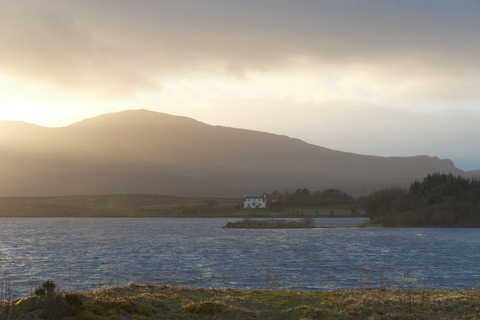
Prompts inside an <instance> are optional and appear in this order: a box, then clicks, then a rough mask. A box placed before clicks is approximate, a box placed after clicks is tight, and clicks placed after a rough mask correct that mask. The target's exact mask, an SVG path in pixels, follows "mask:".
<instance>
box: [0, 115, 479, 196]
mask: <svg viewBox="0 0 480 320" xmlns="http://www.w3.org/2000/svg"><path fill="white" fill-rule="evenodd" d="M0 134H1V136H2V139H1V141H0V155H1V157H0V177H1V179H2V181H3V182H4V183H2V184H1V186H0V196H51V195H87V194H118V193H122V194H123V193H145V194H167V195H180V196H187V195H188V196H243V195H244V194H256V193H261V192H270V191H273V190H276V189H278V190H281V191H283V190H292V189H296V188H299V187H301V188H304V187H307V188H310V189H312V190H322V189H325V188H338V189H342V190H345V191H347V192H349V193H352V194H354V195H362V194H365V195H366V194H367V193H369V192H371V191H373V190H375V189H378V188H380V187H385V186H392V185H399V186H407V185H409V184H410V183H411V182H412V181H413V180H415V179H420V178H422V177H423V176H425V175H426V174H428V173H432V172H437V171H438V172H451V173H453V174H460V175H464V176H467V177H469V176H472V175H474V174H476V173H478V172H464V171H462V170H460V169H458V168H456V167H455V166H454V164H453V163H452V161H450V160H441V159H438V158H437V157H428V156H417V157H376V156H364V155H358V154H353V153H347V152H340V151H335V150H330V149H327V148H323V147H319V146H315V145H311V144H308V143H305V142H303V141H301V140H298V139H293V138H289V137H286V136H279V135H275V134H270V133H263V132H256V131H250V130H242V129H234V128H227V127H222V126H211V125H207V124H205V123H201V122H198V121H196V120H193V119H190V118H186V117H178V116H172V115H167V114H162V113H157V112H151V111H146V110H131V111H123V112H119V113H115V114H106V115H102V116H99V117H96V118H92V119H87V120H84V121H81V122H78V123H75V124H73V125H70V126H67V127H62V128H47V127H40V126H36V125H31V124H28V123H23V122H10V121H1V122H0Z"/></svg>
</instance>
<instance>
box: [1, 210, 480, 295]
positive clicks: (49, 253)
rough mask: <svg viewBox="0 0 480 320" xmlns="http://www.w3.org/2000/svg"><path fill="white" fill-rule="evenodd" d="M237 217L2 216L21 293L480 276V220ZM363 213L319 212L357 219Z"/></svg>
mask: <svg viewBox="0 0 480 320" xmlns="http://www.w3.org/2000/svg"><path fill="white" fill-rule="evenodd" d="M238 220H240V219H232V218H230V219H228V218H225V219H223V218H222V219H173V218H172V219H170V218H152V219H139V218H137V219H125V218H119V219H117V218H104V219H102V218H43V219H27V218H23V219H14V218H4V219H0V265H1V267H2V272H3V273H2V275H1V276H2V277H3V279H4V280H5V279H8V281H9V283H10V286H11V287H12V289H13V293H14V295H15V296H25V295H27V294H30V293H31V292H32V291H33V290H34V288H35V287H36V286H37V285H38V284H40V283H42V282H43V281H46V280H49V279H50V280H53V281H54V282H55V283H56V284H57V285H58V286H59V287H60V288H61V289H62V290H89V289H93V288H98V287H102V286H105V285H106V286H117V285H122V284H125V283H128V282H130V281H133V282H137V283H142V284H146V283H152V284H172V285H182V286H196V287H206V288H211V287H215V288H236V289H259V288H270V289H282V288H288V289H298V290H333V289H357V288H365V287H368V288H370V287H371V288H377V287H383V286H394V287H398V288H407V287H416V288H425V287H426V288H434V289H463V288H473V287H475V286H476V285H477V284H478V283H479V281H480V255H479V248H480V229H448V228H331V229H283V230H271V229H262V230H259V229H225V228H222V227H223V226H224V225H226V224H227V223H228V222H233V221H238ZM362 222H364V219H362V218H355V219H340V218H324V219H315V221H314V223H315V225H317V226H352V225H359V224H361V223H362Z"/></svg>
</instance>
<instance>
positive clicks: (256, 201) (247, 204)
mask: <svg viewBox="0 0 480 320" xmlns="http://www.w3.org/2000/svg"><path fill="white" fill-rule="evenodd" d="M266 207H267V196H266V195H265V194H264V195H263V196H260V197H247V196H245V199H244V201H243V208H244V209H256V208H264V209H265V208H266Z"/></svg>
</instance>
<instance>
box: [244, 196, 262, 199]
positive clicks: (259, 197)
mask: <svg viewBox="0 0 480 320" xmlns="http://www.w3.org/2000/svg"><path fill="white" fill-rule="evenodd" d="M264 197H265V195H263V196H245V199H263V198H264Z"/></svg>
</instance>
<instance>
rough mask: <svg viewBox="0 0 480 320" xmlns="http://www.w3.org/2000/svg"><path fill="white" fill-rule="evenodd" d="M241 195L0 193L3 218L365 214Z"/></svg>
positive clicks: (346, 206) (349, 208) (356, 209)
mask: <svg viewBox="0 0 480 320" xmlns="http://www.w3.org/2000/svg"><path fill="white" fill-rule="evenodd" d="M242 205H243V198H195V197H175V196H163V195H141V194H140V195H136V194H125V195H124V194H121V195H87V196H61V197H0V217H3V218H95V217H96V218H262V219H271V218H302V217H311V218H327V217H328V218H330V217H335V218H352V217H365V216H364V215H362V214H361V213H360V212H361V209H360V205H359V204H357V203H352V204H344V205H330V206H312V207H291V208H290V207H289V208H286V209H285V210H282V211H274V210H269V209H242V208H239V207H241V206H242Z"/></svg>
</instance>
